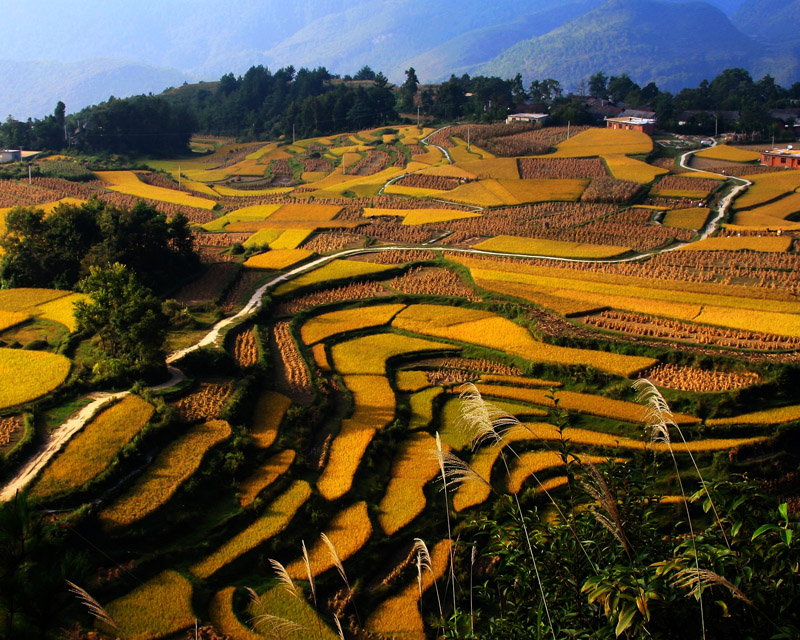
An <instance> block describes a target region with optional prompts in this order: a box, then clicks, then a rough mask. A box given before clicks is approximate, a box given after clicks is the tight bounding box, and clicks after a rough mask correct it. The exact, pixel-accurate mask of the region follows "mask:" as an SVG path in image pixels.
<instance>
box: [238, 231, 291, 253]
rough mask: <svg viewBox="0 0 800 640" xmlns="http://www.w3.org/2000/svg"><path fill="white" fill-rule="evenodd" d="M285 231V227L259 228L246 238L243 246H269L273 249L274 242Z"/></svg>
mask: <svg viewBox="0 0 800 640" xmlns="http://www.w3.org/2000/svg"><path fill="white" fill-rule="evenodd" d="M283 232H284V229H259V230H258V231H256V232H255V233H254V234H253V235H251V236H250V237H249V238H248V239H247V240H245V241H244V242H243V243H242V246H244V247H245V248H248V249H249V248H250V247H263V246H269V248H270V249H273V248H274V247H273V246H272V243H273V242H275V240H277V239H278V237H280V235H281V234H282V233H283Z"/></svg>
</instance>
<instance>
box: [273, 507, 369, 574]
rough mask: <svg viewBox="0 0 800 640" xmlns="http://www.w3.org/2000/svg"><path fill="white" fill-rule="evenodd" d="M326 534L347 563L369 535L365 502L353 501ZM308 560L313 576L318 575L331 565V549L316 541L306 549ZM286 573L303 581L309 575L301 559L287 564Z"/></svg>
mask: <svg viewBox="0 0 800 640" xmlns="http://www.w3.org/2000/svg"><path fill="white" fill-rule="evenodd" d="M325 535H326V536H328V540H330V542H331V544H332V545H333V547H334V549H336V554H337V555H338V556H339V559H340V560H341V562H344V561H345V560H347V559H348V558H349V557H350V556H352V555H353V554H354V553H356V552H357V551H358V550H359V549H361V547H363V546H364V545H365V544H366V543H367V540H369V538H370V536H371V535H372V523H371V522H370V519H369V513H368V512H367V503H366V502H363V501H362V502H356V503H355V504H353V505H350V506H349V507H347V508H346V509H344V510H343V511H340V512H339V513H338V514H336V515H335V516H334V517H333V519H332V520H331V521H330V524H328V526H327V527H326V530H325ZM308 560H309V564H310V565H311V574H312V575H313V576H318V575H320V574H321V573H324V572H325V571H327V570H328V569H331V568H333V566H334V559H333V558H332V557H331V552H330V549H329V548H328V546H327V545H326V544H325V543H324V542H323V541H322V540H317V541H315V542H314V544H313V545H312V546H311V548H310V549H309V550H308ZM286 572H287V573H288V574H289V576H290V577H291V578H292V579H293V580H304V579H306V578H307V575H308V574H307V572H306V565H305V562H304V561H303V558H302V557H301V558H298V559H297V560H294V561H292V562H290V563H289V564H288V565H286Z"/></svg>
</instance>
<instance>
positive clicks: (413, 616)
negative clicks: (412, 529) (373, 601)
mask: <svg viewBox="0 0 800 640" xmlns="http://www.w3.org/2000/svg"><path fill="white" fill-rule="evenodd" d="M452 545H453V541H452V540H442V541H441V542H439V543H437V544H436V546H434V547H433V549H431V551H430V556H431V569H432V570H431V571H424V572H423V574H422V584H421V585H419V584H418V583H417V580H414V581H413V582H410V583H409V584H408V585H406V586H405V587H404V588H403V589H402V590H401V591H400V593H398V594H397V595H394V596H391V597H390V598H388V599H386V600H384V601H383V602H381V603H380V604H379V605H378V607H377V609H375V611H374V612H373V613H372V615H371V616H370V617H369V618H368V619H367V631H370V632H372V633H375V634H378V636H379V637H385V638H396V639H397V640H425V638H426V635H425V625H424V623H423V621H422V615H421V613H420V607H419V600H420V591H421V592H422V593H425V592H426V591H427V590H428V589H430V588H431V587H432V586H433V583H434V581H437V580H439V578H441V577H442V576H443V575H444V573H445V571H447V567H448V564H449V562H450V549H451V547H452ZM426 613H427V612H426ZM437 615H438V612H437Z"/></svg>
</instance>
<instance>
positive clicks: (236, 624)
mask: <svg viewBox="0 0 800 640" xmlns="http://www.w3.org/2000/svg"><path fill="white" fill-rule="evenodd" d="M235 592H236V587H225V588H224V589H222V591H218V592H217V593H215V594H214V597H213V598H211V602H209V604H208V619H209V621H210V622H211V624H212V625H214V629H216V631H217V632H218V633H222V634H225V635H226V636H227V637H229V638H231V639H232V640H264V636H263V635H261V634H259V633H255V632H254V631H251V630H250V626H249V625H246V624H244V623H243V622H242V621H241V620H239V618H237V617H236V613H235V612H234V611H233V594H234V593H235ZM284 593H285V592H284ZM286 595H287V596H288V595H289V594H288V593H286ZM290 597H291V596H290Z"/></svg>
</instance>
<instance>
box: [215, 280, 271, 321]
mask: <svg viewBox="0 0 800 640" xmlns="http://www.w3.org/2000/svg"><path fill="white" fill-rule="evenodd" d="M263 277H264V274H263V273H261V272H259V271H251V270H249V269H246V270H244V271H242V272H241V273H240V274H239V278H238V279H237V280H236V284H235V285H233V286H232V287H231V289H230V291H228V293H227V294H226V295H225V299H224V300H223V301H222V304H220V308H221V309H222V310H223V311H224V312H225V313H230V312H231V311H232V310H233V308H234V307H235V306H237V305H239V304H242V302H243V299H244V298H245V296H249V295H250V294H252V293H253V291H255V289H256V287H257V286H258V283H259V282H260V281H261V279H262V278H263Z"/></svg>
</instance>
